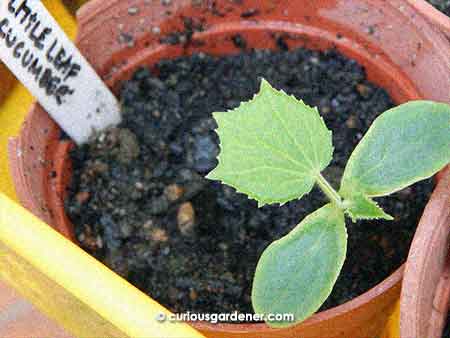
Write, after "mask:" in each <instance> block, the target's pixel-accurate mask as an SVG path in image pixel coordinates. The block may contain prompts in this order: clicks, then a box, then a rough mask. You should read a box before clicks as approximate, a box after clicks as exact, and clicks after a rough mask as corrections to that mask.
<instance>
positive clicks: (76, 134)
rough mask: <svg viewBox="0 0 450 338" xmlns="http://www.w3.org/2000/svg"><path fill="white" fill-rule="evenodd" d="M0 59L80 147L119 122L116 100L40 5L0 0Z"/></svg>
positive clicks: (24, 0) (32, 0)
mask: <svg viewBox="0 0 450 338" xmlns="http://www.w3.org/2000/svg"><path fill="white" fill-rule="evenodd" d="M0 58H1V60H2V61H3V62H4V63H5V64H6V66H7V67H8V68H9V69H10V70H11V71H12V72H13V73H14V74H15V75H16V77H17V78H18V79H19V81H21V82H22V83H23V84H24V85H25V86H26V87H27V88H28V89H29V90H30V92H31V93H32V94H33V95H34V96H35V97H36V99H37V100H38V101H39V103H40V104H41V105H42V106H43V107H44V108H45V110H46V111H47V112H48V113H49V114H50V116H51V117H52V118H53V119H54V120H55V121H56V122H57V123H58V124H59V125H60V126H61V128H62V129H63V130H64V131H65V132H66V133H67V134H68V135H69V136H70V137H72V139H73V140H74V141H75V142H77V143H78V144H81V143H84V142H86V141H87V140H88V139H89V137H90V136H91V135H92V133H93V132H94V131H99V130H103V129H104V128H106V127H108V126H112V125H115V124H118V123H119V122H120V119H121V115H120V110H119V104H118V102H117V100H116V98H115V97H114V95H113V94H112V93H111V92H110V90H109V89H108V88H107V87H106V85H105V84H104V83H103V81H102V80H101V79H100V77H99V76H98V75H97V73H96V72H95V71H94V69H93V68H92V67H91V65H90V64H89V63H88V62H87V60H86V59H85V58H84V57H83V56H82V55H81V53H80V52H79V51H78V49H77V48H76V47H75V45H74V44H73V43H72V42H71V41H70V39H69V38H68V37H67V36H66V35H65V33H64V32H63V31H62V29H61V28H60V27H59V25H58V23H57V22H56V21H55V19H54V18H53V17H52V16H51V15H50V13H49V12H48V11H47V9H46V8H45V7H44V5H43V4H42V3H41V1H40V0H0Z"/></svg>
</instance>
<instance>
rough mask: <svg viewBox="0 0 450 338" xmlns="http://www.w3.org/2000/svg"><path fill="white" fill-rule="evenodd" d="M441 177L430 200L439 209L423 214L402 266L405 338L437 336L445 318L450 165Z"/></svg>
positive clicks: (448, 293)
mask: <svg viewBox="0 0 450 338" xmlns="http://www.w3.org/2000/svg"><path fill="white" fill-rule="evenodd" d="M440 176H441V181H442V182H441V183H440V184H439V185H438V186H437V187H436V189H435V193H433V196H432V197H431V199H432V201H431V203H433V205H437V206H438V207H436V208H435V209H434V210H433V209H432V208H427V210H425V212H424V215H423V216H422V217H423V218H424V219H425V220H426V221H421V222H420V224H419V226H418V228H417V230H416V233H415V235H414V238H413V241H412V244H411V248H410V251H409V255H408V259H407V262H406V264H405V274H404V281H403V286H402V291H401V298H400V314H401V316H400V328H401V333H402V335H404V336H405V337H410V336H421V335H422V334H423V332H421V331H424V330H426V331H427V336H433V337H434V336H438V335H439V334H441V331H440V330H441V329H443V325H445V319H446V318H447V315H448V314H447V312H448V309H449V300H450V284H449V282H448V281H449V277H450V255H449V253H450V249H449V247H448V245H449V236H450V228H449V226H450V208H448V203H449V202H450V165H448V166H447V168H446V169H444V170H443V171H441V175H440ZM430 223H431V225H432V226H427V225H428V224H430ZM429 307H431V309H429ZM430 310H431V311H430Z"/></svg>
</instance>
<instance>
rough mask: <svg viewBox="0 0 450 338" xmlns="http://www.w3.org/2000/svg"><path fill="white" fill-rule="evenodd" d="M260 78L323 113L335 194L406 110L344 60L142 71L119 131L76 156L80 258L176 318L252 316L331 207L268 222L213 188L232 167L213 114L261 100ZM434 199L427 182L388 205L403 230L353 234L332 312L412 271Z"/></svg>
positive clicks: (317, 200)
mask: <svg viewBox="0 0 450 338" xmlns="http://www.w3.org/2000/svg"><path fill="white" fill-rule="evenodd" d="M153 74H158V75H153ZM260 77H264V78H266V79H268V80H269V81H270V82H271V83H272V84H273V85H274V86H275V87H277V88H282V89H284V90H285V91H287V92H288V93H290V94H293V95H295V96H296V97H297V98H302V99H304V100H305V101H306V102H307V103H308V104H310V105H313V106H318V107H319V109H320V112H321V114H322V116H323V117H324V119H325V121H326V124H327V126H328V127H329V128H330V129H331V130H332V131H333V133H334V134H333V141H334V146H335V154H334V160H333V162H332V164H331V165H330V167H329V168H328V169H327V170H326V172H325V176H326V177H328V178H329V180H330V181H331V182H332V183H333V184H334V186H336V187H337V185H338V182H339V179H340V177H341V175H342V171H343V168H344V166H345V163H346V161H347V159H348V157H349V155H350V153H351V152H352V150H353V149H354V147H355V146H356V144H357V143H358V141H359V140H360V139H361V137H362V136H363V134H364V132H365V131H366V130H367V129H368V127H369V126H370V124H371V123H372V121H373V120H374V119H375V117H376V116H377V115H378V114H380V113H381V112H383V111H385V110H386V109H388V108H390V107H392V105H393V104H392V101H391V99H390V98H389V96H388V94H387V93H386V92H385V91H384V90H383V89H381V88H378V87H376V86H374V85H373V84H371V83H369V82H368V81H367V79H366V75H365V73H364V69H363V68H362V67H361V66H360V65H358V64H357V63H356V62H355V61H353V60H350V59H347V58H345V57H343V56H342V55H340V54H338V53H337V52H335V51H328V52H324V53H319V52H314V51H309V50H305V49H298V50H295V51H277V52H273V51H252V52H245V53H244V52H242V53H241V54H238V55H235V56H227V57H221V58H214V57H211V56H207V55H204V54H197V55H194V56H192V57H183V58H179V59H176V60H166V61H162V62H160V63H159V64H158V65H157V66H156V68H155V72H154V73H152V72H151V71H149V70H148V69H142V70H139V71H138V72H137V73H136V74H135V75H134V77H133V79H131V80H130V81H128V82H126V83H124V85H123V89H122V92H121V100H122V104H123V119H124V120H123V123H122V124H121V125H120V127H119V128H117V129H113V130H110V131H108V132H106V133H103V134H101V135H99V136H98V137H97V138H96V139H95V140H93V141H92V142H91V143H90V144H89V145H86V146H83V147H81V148H78V149H76V150H75V151H74V152H73V153H72V157H73V160H74V179H73V184H72V187H71V190H70V197H69V198H68V199H67V203H66V210H67V212H68V214H69V216H70V218H71V220H72V221H73V223H74V224H75V228H76V236H77V238H78V240H79V242H80V244H81V246H82V247H83V248H84V249H85V250H87V251H88V252H89V253H91V254H92V255H94V256H95V257H97V258H98V259H100V260H101V261H103V262H105V263H106V265H108V266H110V267H111V268H112V269H113V270H115V271H116V272H118V273H119V274H120V275H122V276H124V277H125V278H127V279H128V280H129V281H130V282H131V283H133V284H134V285H136V286H137V287H138V288H140V289H142V290H143V291H145V292H146V293H148V294H149V295H151V296H152V297H153V298H155V299H157V300H158V301H159V302H161V303H162V304H164V305H166V306H167V307H169V308H170V309H171V310H173V311H176V312H184V311H191V312H219V313H230V312H233V311H241V312H252V307H251V301H250V290H251V285H252V278H253V273H254V271H255V267H256V263H257V261H258V258H259V257H260V255H261V253H262V251H263V249H264V248H265V247H266V246H267V245H268V244H270V243H271V242H272V241H273V240H275V239H278V238H280V237H281V236H283V235H285V234H286V233H288V232H289V231H290V230H291V229H292V228H293V227H294V226H295V225H296V224H298V223H299V222H300V221H301V220H302V219H303V218H304V217H305V216H306V215H308V214H309V213H311V212H313V211H314V210H316V209H317V208H319V207H321V206H322V205H324V204H325V203H326V199H325V197H324V196H323V195H322V193H321V192H320V191H318V190H317V189H315V190H313V191H312V192H311V193H310V194H309V195H307V196H306V197H304V198H303V199H302V200H300V201H298V200H297V201H292V202H290V203H287V204H286V205H285V206H283V207H278V206H265V207H263V208H261V209H258V208H257V204H256V202H255V201H253V200H248V199H247V197H246V196H244V195H242V194H238V193H236V192H235V190H233V189H232V188H230V187H228V186H225V185H222V184H220V183H218V182H214V181H209V180H207V179H205V178H204V176H205V175H206V174H207V173H208V172H210V171H211V170H212V169H213V168H214V167H215V166H216V164H217V162H216V156H217V154H218V153H219V146H218V143H219V142H218V137H217V135H216V134H215V132H214V128H215V127H216V124H215V122H214V120H213V119H212V115H211V112H214V111H225V110H227V109H231V108H235V107H236V106H238V105H239V103H240V102H241V101H246V100H249V99H251V98H252V97H253V95H254V94H255V93H256V92H257V91H258V89H259V84H260ZM431 189H432V186H431V183H430V182H422V183H420V184H417V185H415V186H413V187H410V188H407V189H405V190H403V191H401V192H399V193H396V194H395V195H393V196H392V197H390V198H384V199H381V200H380V204H381V205H382V206H383V207H384V208H385V209H386V210H387V211H388V212H389V213H390V214H391V215H393V216H394V217H395V221H393V222H387V221H373V222H358V223H356V224H353V223H351V222H350V221H348V222H347V226H348V233H349V243H348V254H347V260H346V263H345V265H344V268H343V271H342V274H341V276H340V277H339V280H338V282H337V284H336V286H335V288H334V290H333V293H332V295H331V296H330V297H329V299H328V300H327V302H326V304H325V305H324V306H323V309H325V308H330V307H333V306H335V305H338V304H341V303H344V302H346V301H348V300H350V299H352V298H354V297H356V296H358V295H360V294H361V293H363V292H365V291H367V290H368V289H369V288H371V287H373V286H374V285H375V284H377V283H379V282H380V281H382V280H383V279H384V278H386V277H387V276H388V275H389V274H390V273H391V272H393V271H394V270H395V269H396V268H397V267H399V266H400V264H401V263H402V262H404V260H405V257H406V255H407V252H408V248H409V245H410V241H411V238H412V235H413V233H414V230H415V228H416V224H417V222H418V219H419V216H420V215H421V212H422V210H423V208H424V206H425V203H426V201H427V199H428V196H429V193H430V191H431ZM280 264H282V262H280Z"/></svg>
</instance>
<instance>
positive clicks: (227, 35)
mask: <svg viewBox="0 0 450 338" xmlns="http://www.w3.org/2000/svg"><path fill="white" fill-rule="evenodd" d="M131 7H133V8H137V10H136V9H133V10H130V8H131ZM186 17H188V18H193V19H194V22H196V23H201V25H202V27H203V29H202V31H198V32H195V34H194V35H193V40H192V41H191V43H189V44H187V45H167V44H164V43H161V42H160V39H161V38H163V37H167V35H168V34H170V33H172V32H174V31H183V29H184V24H183V18H186ZM78 21H79V35H78V40H77V43H78V46H79V48H80V49H81V51H82V52H83V53H84V54H85V55H86V57H87V58H88V60H89V61H90V62H91V63H92V65H93V66H94V67H95V68H96V70H97V71H98V72H99V74H100V75H101V76H102V77H103V78H104V79H105V81H106V82H107V83H108V85H110V86H111V88H113V89H114V90H115V91H116V92H117V89H118V88H119V86H120V83H121V81H123V80H125V79H127V78H129V77H130V76H131V74H132V73H133V72H134V71H135V70H136V69H137V68H138V67H139V66H142V65H152V64H155V63H156V62H158V61H159V60H161V59H164V58H173V57H176V56H180V55H185V54H190V53H193V52H195V51H203V52H207V53H210V54H215V55H222V54H229V53H237V52H239V50H238V48H236V47H235V46H234V44H233V42H232V36H233V35H235V34H237V33H239V34H241V35H242V36H243V37H244V38H245V39H246V40H247V44H248V46H250V47H254V48H271V49H274V48H276V41H275V40H276V37H277V36H280V35H283V36H284V37H285V41H286V42H287V43H288V45H289V46H290V47H292V48H293V47H298V46H305V47H308V48H312V49H320V50H324V49H328V48H333V47H335V48H337V49H338V50H339V51H340V52H342V53H343V54H345V55H347V56H349V57H351V58H354V59H356V60H357V61H358V62H359V63H361V64H362V65H364V67H365V68H366V70H367V73H368V77H369V80H371V81H373V82H375V83H376V84H378V85H380V86H382V87H384V88H386V89H387V90H388V91H389V93H390V95H391V96H392V97H393V99H394V100H395V101H396V102H397V103H402V102H405V101H408V100H412V99H418V98H428V99H434V100H437V101H444V102H448V101H449V100H450V91H449V90H448V88H449V85H450V57H449V56H450V46H449V44H448V41H446V40H445V38H444V37H443V35H441V34H439V33H438V34H436V31H435V30H434V28H433V27H432V26H431V25H430V23H429V22H428V21H427V20H425V19H424V18H422V17H421V16H419V15H417V12H416V11H415V10H414V8H412V6H410V5H409V4H408V3H406V2H405V1H403V0H391V1H383V0H360V1H350V0H347V1H341V0H321V1H307V0H304V1H300V0H297V1H289V0H267V1H260V0H246V1H237V0H236V1H229V0H220V1H219V0H217V1H209V0H205V1H192V0H177V1H173V0H172V1H153V2H150V1H144V0H135V1H119V0H109V1H100V0H94V1H92V2H89V3H88V4H87V5H85V6H84V7H83V8H82V10H81V11H80V12H79V16H78ZM123 34H127V35H126V36H128V37H132V39H130V38H128V39H124V38H123V36H124V35H123ZM59 135H60V130H59V128H58V127H57V125H56V124H55V123H54V122H53V121H52V120H51V119H50V118H49V117H48V115H47V114H46V113H45V112H44V111H43V109H42V108H41V107H40V106H38V105H35V106H34V107H33V108H32V110H31V112H30V114H29V116H28V118H27V120H26V122H25V124H24V126H23V129H22V132H21V134H20V136H19V137H18V138H17V139H15V140H13V141H12V142H11V144H10V156H11V167H12V173H13V175H14V180H15V182H16V189H17V193H18V195H19V196H20V198H21V201H22V203H23V204H24V205H25V206H26V207H27V208H28V209H29V210H31V211H32V212H33V213H35V214H36V215H37V216H39V217H40V218H41V219H43V220H44V221H46V222H47V223H48V224H50V225H52V226H53V227H54V228H55V229H57V230H58V231H60V232H62V233H63V234H65V235H66V236H67V237H69V238H71V239H74V237H73V228H72V226H71V224H70V222H69V220H68V219H67V217H66V215H65V213H64V209H63V199H64V195H65V187H66V186H67V184H68V182H69V181H70V177H71V170H70V169H71V163H70V160H69V158H68V154H67V151H68V148H70V147H71V144H70V143H68V142H61V141H60V140H59ZM434 203H436V202H435V201H434V200H432V201H431V204H434ZM402 275H403V267H400V268H399V269H398V270H397V271H396V272H394V273H393V274H392V275H391V276H389V277H388V278H387V279H385V280H384V281H383V282H381V283H380V284H379V285H377V286H375V287H374V288H373V289H371V290H369V291H368V292H366V293H364V294H363V295H361V296H359V297H357V298H355V299H353V300H352V301H350V302H347V303H345V304H343V305H341V306H338V307H336V308H333V309H330V310H328V311H324V312H321V313H318V314H316V315H314V316H312V317H311V318H310V319H308V320H307V321H305V322H304V323H302V324H300V325H297V326H295V327H293V328H290V329H285V330H274V329H270V328H268V327H267V326H266V325H265V324H251V325H231V324H230V325H229V324H223V325H210V324H208V323H195V324H193V325H194V326H195V327H196V328H198V329H199V330H200V331H202V332H203V333H204V334H205V335H207V336H208V337H223V338H232V337H236V338H237V337H239V338H250V337H254V338H265V337H279V338H281V337H282V338H288V337H300V336H301V337H305V338H306V337H327V338H331V337H347V338H348V337H373V336H377V335H378V334H380V331H381V330H382V328H383V327H384V325H385V323H386V320H387V318H388V316H389V315H390V313H391V309H392V306H393V304H394V303H395V302H396V300H397V299H398V296H399V293H400V281H401V278H402Z"/></svg>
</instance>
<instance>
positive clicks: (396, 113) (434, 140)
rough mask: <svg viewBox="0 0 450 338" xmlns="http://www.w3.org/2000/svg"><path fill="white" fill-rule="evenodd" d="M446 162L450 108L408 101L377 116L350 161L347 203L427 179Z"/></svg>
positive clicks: (449, 157)
mask: <svg viewBox="0 0 450 338" xmlns="http://www.w3.org/2000/svg"><path fill="white" fill-rule="evenodd" d="M449 162H450V106H449V105H447V104H444V103H434V102H430V101H412V102H408V103H405V104H402V105H400V106H398V107H396V108H393V109H390V110H388V111H386V112H385V113H383V114H382V115H381V116H379V117H378V118H377V119H376V120H375V122H374V123H373V124H372V126H371V127H370V129H369V131H368V132H367V134H366V135H365V136H364V138H363V139H362V140H361V142H360V143H359V144H358V146H357V147H356V149H355V151H354V152H353V154H352V155H351V157H350V160H349V162H348V163H347V167H346V168H345V172H344V175H343V178H342V183H341V194H342V195H343V196H344V197H346V198H350V199H351V198H352V196H353V195H355V194H359V193H364V194H365V195H367V196H384V195H389V194H391V193H393V192H395V191H398V190H401V189H403V188H405V187H407V186H409V185H411V184H413V183H415V182H418V181H420V180H422V179H425V178H428V177H430V176H432V175H434V174H435V173H436V172H438V171H439V170H440V169H442V168H443V167H444V166H445V165H446V164H448V163H449Z"/></svg>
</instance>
